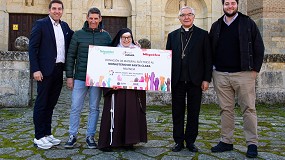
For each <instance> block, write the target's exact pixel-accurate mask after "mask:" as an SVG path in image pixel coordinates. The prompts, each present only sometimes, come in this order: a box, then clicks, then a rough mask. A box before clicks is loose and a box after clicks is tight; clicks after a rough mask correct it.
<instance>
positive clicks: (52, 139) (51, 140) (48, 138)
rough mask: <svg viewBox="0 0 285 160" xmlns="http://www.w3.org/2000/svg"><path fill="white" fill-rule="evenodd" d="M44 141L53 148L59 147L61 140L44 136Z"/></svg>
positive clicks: (51, 136)
mask: <svg viewBox="0 0 285 160" xmlns="http://www.w3.org/2000/svg"><path fill="white" fill-rule="evenodd" d="M46 139H47V140H48V141H49V142H50V143H52V145H54V146H56V145H59V144H60V142H61V140H59V139H56V138H54V136H53V135H49V136H46Z"/></svg>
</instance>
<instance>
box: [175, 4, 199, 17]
mask: <svg viewBox="0 0 285 160" xmlns="http://www.w3.org/2000/svg"><path fill="white" fill-rule="evenodd" d="M183 9H190V10H191V12H192V13H193V14H194V15H195V10H194V8H191V7H189V6H184V7H181V8H180V10H179V13H178V17H179V16H180V15H181V12H182V10H183Z"/></svg>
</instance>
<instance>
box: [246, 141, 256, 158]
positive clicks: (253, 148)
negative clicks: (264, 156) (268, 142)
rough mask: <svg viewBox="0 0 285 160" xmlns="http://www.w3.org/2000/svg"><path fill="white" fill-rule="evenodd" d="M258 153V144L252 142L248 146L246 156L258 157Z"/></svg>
mask: <svg viewBox="0 0 285 160" xmlns="http://www.w3.org/2000/svg"><path fill="white" fill-rule="evenodd" d="M257 155H258V152H257V146H256V145H255V144H251V145H249V146H248V147H247V152H246V157H248V158H256V157H257Z"/></svg>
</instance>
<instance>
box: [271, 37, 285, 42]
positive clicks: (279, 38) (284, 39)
mask: <svg viewBox="0 0 285 160" xmlns="http://www.w3.org/2000/svg"><path fill="white" fill-rule="evenodd" d="M272 41H283V42H284V41H285V37H272Z"/></svg>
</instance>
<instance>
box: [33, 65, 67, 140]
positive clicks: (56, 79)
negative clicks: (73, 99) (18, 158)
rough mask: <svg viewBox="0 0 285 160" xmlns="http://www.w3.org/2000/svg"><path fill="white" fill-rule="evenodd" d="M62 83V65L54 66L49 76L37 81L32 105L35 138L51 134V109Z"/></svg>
mask: <svg viewBox="0 0 285 160" xmlns="http://www.w3.org/2000/svg"><path fill="white" fill-rule="evenodd" d="M62 84H63V66H55V67H54V71H53V73H52V74H51V75H50V76H44V78H43V80H42V81H38V82H37V94H38V95H37V98H36V102H35V106H34V115H33V120H34V125H35V138H36V139H40V138H42V137H44V136H45V135H51V122H52V114H53V109H54V107H55V105H56V103H57V100H58V98H59V95H60V91H61V88H62Z"/></svg>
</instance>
